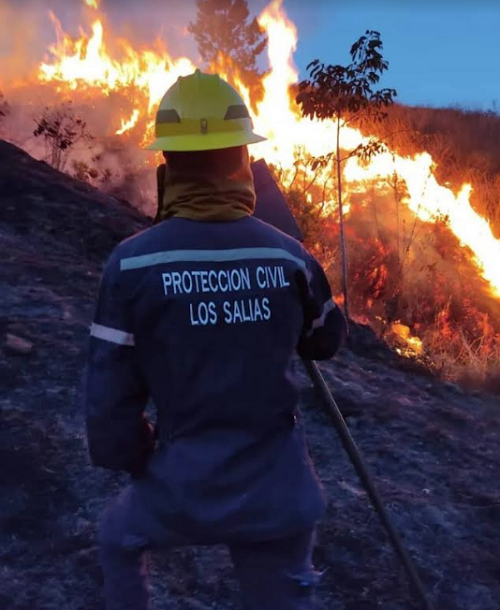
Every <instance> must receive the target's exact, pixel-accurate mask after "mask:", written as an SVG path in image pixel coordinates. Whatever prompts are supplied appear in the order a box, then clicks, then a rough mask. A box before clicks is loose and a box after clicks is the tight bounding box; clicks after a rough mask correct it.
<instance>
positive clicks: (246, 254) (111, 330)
mask: <svg viewBox="0 0 500 610" xmlns="http://www.w3.org/2000/svg"><path fill="white" fill-rule="evenodd" d="M262 140H264V138H262V137H260V136H258V135H256V134H255V133H254V132H253V128H252V123H251V119H250V116H249V113H248V109H247V108H246V106H245V104H244V102H243V100H242V98H241V97H240V95H239V94H238V92H237V91H236V90H235V89H233V87H231V86H230V85H229V84H228V83H226V82H225V81H224V80H222V79H221V78H220V77H219V76H216V75H209V74H204V73H201V72H200V71H196V72H195V73H194V74H192V75H190V76H186V77H183V78H179V79H178V80H177V82H176V83H175V84H174V85H173V86H172V87H171V88H170V89H169V90H168V91H167V92H166V94H165V96H164V98H163V100H162V101H161V104H160V108H159V110H158V114H157V119H156V140H155V141H154V142H153V144H151V146H150V147H149V148H150V149H152V150H160V151H164V155H165V158H166V161H167V167H168V172H167V178H166V188H165V191H164V199H163V205H162V208H161V210H160V220H161V222H159V223H158V224H156V225H155V226H153V227H152V228H150V229H147V230H146V231H143V232H142V233H139V234H138V235H135V236H134V237H132V238H130V239H127V240H125V241H124V242H122V243H121V244H119V245H118V247H117V248H116V249H115V250H114V251H113V253H112V254H111V257H110V258H109V260H108V262H107V264H106V266H105V269H104V272H103V275H102V279H101V283H100V289H99V297H98V304H97V311H96V314H95V319H94V322H93V324H92V327H91V341H90V354H89V364H88V374H87V391H86V421H87V436H88V444H89V451H90V456H91V460H92V462H93V464H94V465H96V466H101V467H104V468H108V469H111V470H118V471H126V472H128V473H130V474H131V475H132V478H131V483H130V485H129V486H128V487H127V488H126V489H125V490H124V491H122V493H121V494H120V495H119V497H118V498H117V499H116V500H115V501H114V502H113V503H112V504H111V505H110V506H109V508H108V509H107V510H106V511H105V513H104V515H103V517H102V520H101V525H100V531H99V542H100V549H101V551H100V552H101V564H102V568H103V573H104V594H105V598H106V608H107V610H127V609H130V610H145V609H146V607H147V597H148V595H147V582H146V581H147V578H146V569H145V551H147V550H148V549H154V548H159V549H168V548H172V547H175V546H179V545H191V544H197V545H198V544H201V545H213V544H219V543H224V544H226V545H227V546H228V547H229V550H230V554H231V557H232V561H233V563H234V567H235V572H236V576H237V578H238V580H239V583H240V590H241V595H242V597H243V602H244V606H245V608H247V609H248V610H299V609H300V610H307V609H309V608H311V607H312V593H313V589H314V585H315V583H316V582H317V580H318V573H317V572H316V571H315V569H314V568H313V565H312V560H311V554H312V548H313V540H314V529H315V525H316V523H317V521H318V520H319V519H320V518H321V516H322V515H323V512H324V508H325V500H324V497H323V491H322V487H321V484H320V482H319V481H318V478H317V476H316V474H315V471H314V467H313V464H312V462H311V459H310V457H309V454H308V450H307V446H306V440H305V434H304V428H303V424H302V420H301V415H300V412H299V409H298V397H299V392H298V388H297V385H296V382H295V380H294V376H293V374H292V362H293V359H294V355H295V354H296V353H297V352H298V354H299V356H301V357H303V358H307V359H316V360H318V359H328V358H331V357H332V356H333V355H334V354H335V353H336V351H337V350H338V348H339V346H340V345H341V343H342V340H343V337H344V335H345V332H346V325H345V321H344V318H343V316H342V314H341V313H340V311H339V309H338V307H337V306H336V305H335V303H334V301H333V300H332V295H331V292H330V288H329V285H328V282H327V280H326V278H325V275H324V273H323V270H322V269H321V267H320V265H319V264H318V262H317V261H316V260H315V259H314V258H313V257H312V256H311V255H310V254H309V253H308V252H307V251H306V250H305V249H304V248H303V247H302V245H301V244H300V243H299V242H297V241H295V240H294V239H292V238H291V237H288V236H287V235H285V234H284V233H282V232H280V231H278V230H277V229H275V228H273V227H271V226H269V225H267V224H265V223H263V222H262V221H260V220H257V219H256V218H253V217H252V212H253V210H254V205H255V192H254V187H253V180H252V174H251V169H250V163H249V155H248V150H247V145H248V144H253V143H257V142H260V141H262ZM149 402H151V404H152V405H153V406H154V407H153V409H154V413H155V418H156V426H155V431H156V433H154V432H153V426H152V424H151V423H150V421H149V420H148V419H147V417H146V415H145V410H146V407H147V406H148V403H149Z"/></svg>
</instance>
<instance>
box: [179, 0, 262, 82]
mask: <svg viewBox="0 0 500 610" xmlns="http://www.w3.org/2000/svg"><path fill="white" fill-rule="evenodd" d="M196 8H197V13H196V21H195V22H191V23H190V24H189V26H188V30H189V32H191V34H193V35H194V37H195V40H196V42H197V44H198V51H199V52H200V55H201V58H202V59H203V60H204V61H205V62H206V63H207V64H208V65H209V66H210V67H211V69H213V70H216V69H217V67H218V66H219V64H220V62H221V58H230V59H231V60H232V61H233V62H234V65H235V66H236V68H237V69H238V71H239V72H240V75H241V77H242V80H243V82H244V83H245V84H246V85H256V84H258V79H259V77H260V76H261V72H260V71H259V69H258V67H257V58H258V57H259V55H261V53H262V52H263V51H264V49H265V48H266V45H267V37H266V35H265V33H264V31H263V29H262V28H261V26H260V25H259V22H258V21H257V19H255V18H254V19H250V11H249V9H248V3H247V2H246V0H197V2H196Z"/></svg>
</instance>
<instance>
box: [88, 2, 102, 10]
mask: <svg viewBox="0 0 500 610" xmlns="http://www.w3.org/2000/svg"><path fill="white" fill-rule="evenodd" d="M85 4H86V5H87V6H90V8H95V9H96V10H97V9H98V8H99V4H98V2H97V0H85Z"/></svg>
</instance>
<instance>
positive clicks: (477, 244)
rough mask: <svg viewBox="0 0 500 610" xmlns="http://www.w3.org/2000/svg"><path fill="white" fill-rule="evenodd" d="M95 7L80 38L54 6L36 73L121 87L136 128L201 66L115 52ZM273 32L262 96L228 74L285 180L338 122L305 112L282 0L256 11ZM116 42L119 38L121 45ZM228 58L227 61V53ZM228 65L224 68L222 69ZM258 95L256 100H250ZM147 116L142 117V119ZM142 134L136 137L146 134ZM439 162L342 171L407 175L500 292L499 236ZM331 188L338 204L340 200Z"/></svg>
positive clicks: (71, 84)
mask: <svg viewBox="0 0 500 610" xmlns="http://www.w3.org/2000/svg"><path fill="white" fill-rule="evenodd" d="M84 1H85V4H86V5H87V6H88V7H90V8H92V9H93V11H92V22H91V33H90V34H85V33H84V32H83V31H81V32H80V36H79V37H78V38H76V39H75V38H72V37H71V36H68V35H67V34H66V33H65V32H64V31H63V29H62V26H61V23H60V21H59V20H58V18H57V17H56V16H55V15H54V14H53V13H51V19H52V22H53V24H54V26H55V29H56V33H57V42H56V44H54V45H53V46H52V47H50V49H49V51H50V57H49V59H47V61H45V62H44V63H42V64H41V65H40V67H39V72H38V78H39V80H40V81H42V82H45V83H52V84H53V85H54V86H55V87H56V88H57V89H58V90H60V91H63V92H64V91H76V90H77V89H78V90H81V89H82V88H84V89H85V88H87V89H88V90H91V89H92V90H98V91H99V95H105V96H106V95H108V96H109V95H110V94H111V92H113V91H121V92H123V93H124V95H125V96H126V97H127V98H128V99H129V100H130V102H131V108H132V109H133V110H132V111H131V112H130V111H128V113H127V115H126V116H122V117H119V121H120V126H119V127H118V124H117V125H116V127H115V128H114V129H115V132H116V134H118V135H122V134H125V133H126V132H127V133H131V132H133V130H134V127H136V126H137V128H138V126H139V125H141V129H144V125H150V126H152V124H153V123H152V121H153V119H154V111H155V109H156V106H157V104H158V102H159V101H160V99H161V97H162V96H163V94H164V92H165V91H166V89H167V88H168V87H169V86H170V85H172V84H173V83H174V82H175V81H176V79H177V78H178V77H179V76H185V75H187V74H190V73H191V72H193V70H194V69H195V66H194V65H193V63H192V62H191V60H189V59H188V58H187V57H180V58H177V59H174V58H172V57H171V56H170V55H169V53H168V51H167V49H166V48H165V47H164V46H163V45H162V44H161V43H160V42H158V43H157V45H156V47H155V48H148V49H141V50H135V49H134V47H133V46H132V45H131V44H130V43H129V42H128V41H126V40H120V41H118V42H119V58H117V57H114V56H112V54H111V53H110V50H109V46H108V45H107V44H106V37H105V28H104V26H103V22H104V21H105V19H104V16H103V15H101V14H100V12H99V4H98V1H97V0H84ZM258 21H259V23H260V25H261V26H262V27H263V28H264V29H265V31H266V33H267V36H268V40H269V43H268V59H269V71H268V72H267V74H266V75H265V76H264V78H263V80H262V87H263V91H264V94H263V97H262V99H260V100H258V101H256V100H254V99H253V96H252V91H250V90H249V89H248V88H247V87H245V86H244V85H243V83H242V82H241V80H240V78H239V76H238V73H237V71H235V70H232V69H231V62H230V60H229V59H227V61H226V65H227V67H228V69H227V73H226V74H224V76H226V77H227V78H228V79H229V80H230V81H232V82H233V84H234V85H236V86H237V87H238V88H239V90H240V92H241V93H242V95H243V97H244V99H245V101H246V102H247V104H248V105H249V107H250V108H251V113H252V118H253V121H254V125H255V128H256V131H258V132H259V133H262V134H263V135H265V136H267V138H268V141H267V142H266V143H263V144H259V145H258V146H259V148H258V149H255V154H256V155H259V156H260V155H262V156H264V157H265V159H266V160H267V161H269V162H272V163H274V164H276V165H279V166H280V167H282V168H283V170H284V173H283V180H284V181H285V183H286V182H287V181H288V182H289V181H291V180H292V176H293V173H294V164H295V163H296V161H297V159H298V158H300V157H301V155H303V154H304V155H308V156H321V155H325V154H328V153H329V152H331V151H332V149H333V146H334V143H335V131H336V123H335V122H334V121H316V120H311V119H306V118H303V117H302V116H301V113H300V109H299V108H298V106H297V105H296V103H295V101H294V99H293V94H292V93H291V91H290V90H291V87H292V86H293V85H294V84H295V83H297V81H298V72H297V69H296V67H295V65H294V62H293V54H294V51H295V48H296V46H297V40H298V37H297V29H296V27H295V25H294V24H293V23H292V22H291V21H290V20H289V19H288V17H287V15H286V13H285V11H284V9H283V6H282V0H273V1H272V2H271V4H269V6H267V7H266V8H265V9H264V11H263V12H262V13H261V15H260V16H259V18H258ZM114 46H116V41H115V45H114ZM222 64H224V61H222ZM222 73H224V69H222ZM252 102H253V103H252ZM141 119H143V120H142V121H141ZM143 135H144V134H142V135H141V136H140V137H139V138H138V139H139V140H142V137H143ZM366 141H368V137H367V136H366V135H363V134H362V133H361V132H360V131H358V130H356V129H352V128H349V127H346V126H343V127H342V129H341V147H343V148H345V149H354V148H355V147H356V146H358V145H359V144H361V143H363V142H366ZM434 169H435V163H434V161H433V159H432V158H431V156H430V155H429V154H428V153H419V154H416V155H414V156H413V157H403V156H400V155H398V154H396V153H395V152H394V151H388V152H384V153H381V154H379V155H377V156H376V157H374V158H373V159H372V160H371V161H370V162H369V163H363V164H362V163H360V162H359V161H358V160H357V159H356V158H354V157H353V158H351V159H349V161H348V162H347V163H346V165H345V167H344V178H345V179H346V181H347V183H348V184H349V185H350V187H351V188H352V189H356V185H357V184H358V185H362V184H363V183H365V182H366V181H367V180H371V181H373V180H379V181H381V182H382V181H383V179H385V178H387V177H389V176H391V175H394V173H396V174H397V175H398V177H399V178H400V179H401V180H402V181H404V183H405V184H406V189H407V197H406V198H405V199H404V200H403V202H404V203H405V204H406V205H407V206H408V208H409V209H410V210H411V211H412V212H413V214H415V215H416V216H417V217H418V218H419V219H420V220H421V221H423V222H434V221H435V220H436V218H438V217H442V216H445V217H447V219H448V223H449V227H450V229H451V230H452V231H453V233H454V234H455V235H456V237H457V238H458V240H459V241H460V243H461V244H462V245H463V246H467V247H468V248H470V250H471V251H472V253H473V260H474V262H475V264H476V265H477V267H478V270H479V271H480V273H481V274H482V276H483V277H484V278H485V279H486V280H487V281H488V282H489V284H490V286H491V291H492V293H493V294H494V295H495V296H497V297H500V264H499V261H500V241H499V240H497V239H496V238H495V237H494V235H493V233H492V231H491V228H490V226H489V223H488V222H487V220H485V219H484V218H483V217H481V216H480V215H479V214H478V213H477V212H476V211H475V210H474V209H473V207H472V206H471V204H470V195H471V192H472V186H471V185H469V184H464V185H463V186H462V188H461V189H460V191H459V192H458V193H457V194H455V193H454V192H453V191H452V190H451V189H449V188H447V187H446V186H443V185H441V184H439V183H438V181H437V179H436V177H435V175H434ZM333 199H334V198H333V195H332V202H331V204H332V205H335V202H334V200H333Z"/></svg>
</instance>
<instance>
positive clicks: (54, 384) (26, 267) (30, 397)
mask: <svg viewBox="0 0 500 610" xmlns="http://www.w3.org/2000/svg"><path fill="white" fill-rule="evenodd" d="M0 210H1V212H0V214H1V218H0V256H1V260H2V288H1V290H2V299H1V318H0V321H1V335H0V350H1V351H0V371H1V378H2V412H1V416H0V451H1V465H2V467H1V469H0V482H1V487H2V489H1V500H0V526H1V527H0V566H1V567H0V580H1V586H0V607H1V608H4V609H5V610H56V609H57V610H60V609H62V608H64V610H89V609H95V610H99V609H101V608H102V607H103V606H102V602H101V598H100V586H101V574H100V570H99V566H98V558H97V549H96V545H95V538H94V535H95V524H96V520H97V518H98V515H99V512H100V511H101V509H102V507H103V506H104V505H105V503H106V502H107V500H108V499H109V498H110V497H112V496H113V495H114V494H115V493H116V492H117V490H118V489H119V488H120V487H121V486H122V485H124V484H125V483H126V477H124V476H120V475H115V474H112V473H106V472H104V471H101V470H97V469H92V468H91V467H90V466H89V464H88V459H87V452H86V446H85V437H84V426H83V414H82V407H81V403H82V376H83V369H84V366H85V355H86V349H87V337H88V327H89V324H90V321H91V318H92V313H93V303H94V298H95V294H96V288H97V283H98V279H99V275H100V271H101V268H102V264H103V262H104V260H105V259H106V257H107V255H108V254H109V252H110V251H111V249H112V248H113V246H114V244H116V243H117V242H118V241H120V240H121V239H123V238H125V237H126V236H128V235H130V234H132V233H134V232H136V231H138V230H140V229H142V228H144V227H147V226H148V225H149V224H150V220H149V219H147V218H145V217H144V216H141V215H140V214H139V213H138V212H136V211H135V210H134V209H133V208H132V207H131V206H130V205H127V204H126V203H123V202H117V201H115V200H113V199H110V198H107V197H104V196H103V195H101V194H99V193H98V192H97V191H95V190H94V189H93V188H91V187H89V186H87V185H85V184H82V183H79V182H76V181H75V180H72V179H70V178H68V177H67V176H63V175H62V174H59V173H58V172H55V171H54V170H52V169H51V168H49V167H48V166H47V165H45V164H44V163H41V162H37V161H34V160H33V159H31V158H30V157H29V156H28V155H27V154H25V153H23V152H22V151H20V150H19V149H16V148H15V147H13V146H11V145H9V144H6V143H4V142H0ZM403 364H406V366H402V365H403ZM407 364H408V363H403V362H401V361H399V360H398V358H397V357H395V356H394V355H393V354H391V353H389V352H388V350H386V349H385V348H384V347H383V346H380V345H378V344H377V343H376V341H375V340H374V339H373V338H371V337H370V333H369V331H367V330H366V329H360V328H358V329H356V340H355V345H354V349H353V351H347V350H346V351H344V352H343V353H342V354H341V355H340V356H339V357H338V358H337V359H336V360H335V361H334V362H332V363H328V364H324V365H321V369H322V371H323V373H324V375H325V377H326V379H327V381H328V384H329V386H330V387H331V389H332V391H333V392H334V394H335V396H336V397H337V398H338V401H339V404H340V406H341V408H342V409H343V411H344V413H345V414H346V415H347V417H348V423H349V427H350V429H351V431H352V434H353V435H354V437H355V440H356V441H357V443H358V444H359V447H360V448H361V450H362V452H363V453H364V455H365V457H366V461H367V463H368V465H369V467H370V470H371V472H372V473H373V475H374V479H375V481H376V484H377V486H378V488H379V490H380V492H381V493H382V495H383V497H384V499H385V502H386V504H387V507H388V509H389V511H390V514H391V517H392V519H393V522H394V523H395V525H396V526H397V528H398V530H399V532H400V533H401V534H402V536H403V538H404V541H405V544H406V545H407V548H408V549H409V551H410V553H411V555H412V556H413V557H414V559H415V561H416V563H417V564H418V566H419V569H420V572H421V575H422V578H423V580H424V582H425V585H426V587H427V588H428V590H429V592H430V597H431V599H432V600H433V601H434V602H435V604H436V608H438V609H439V610H498V608H500V558H499V554H498V549H499V547H500V485H499V483H500V450H499V449H500V447H499V440H500V404H499V403H500V400H499V399H498V397H494V396H488V395H486V394H480V393H475V394H465V393H464V392H462V391H461V390H460V389H458V388H457V387H455V386H453V385H449V384H448V385H446V384H444V385H443V384H441V383H439V382H437V381H436V380H433V379H432V378H430V377H426V376H422V375H419V374H417V373H416V372H412V370H411V367H408V365H407ZM296 366H297V376H298V378H299V379H300V381H301V384H302V387H303V409H304V412H305V414H306V420H307V423H308V429H309V439H310V446H311V452H312V455H313V457H314V460H315V462H316V465H317V468H318V471H319V473H320V476H321V478H322V480H323V482H324V484H325V487H326V489H327V493H328V496H329V501H330V502H329V508H328V516H327V518H326V519H325V521H324V522H323V524H322V525H321V528H320V531H319V538H318V547H317V550H316V563H317V566H318V568H320V569H323V570H326V572H325V575H324V578H323V581H322V583H321V586H320V588H319V591H318V604H317V607H318V610H327V609H328V610H373V609H375V608H384V610H403V609H409V608H415V609H417V608H418V607H419V606H418V604H417V603H416V602H415V601H412V599H413V598H412V595H411V591H410V590H409V588H408V585H407V581H406V578H405V575H404V572H403V570H402V568H401V567H400V565H399V562H398V560H397V559H396V558H395V556H394V554H393V551H392V549H391V546H390V545H389V543H388V541H387V537H386V535H385V533H384V531H383V530H382V528H381V526H380V524H379V522H378V519H377V516H376V514H375V512H374V510H373V509H372V508H371V507H370V505H369V502H368V500H367V497H366V494H365V492H364V491H363V489H362V488H361V486H360V484H359V482H358V480H357V478H356V475H355V474H354V471H353V468H352V466H351V465H350V463H349V462H348V460H347V459H346V457H345V454H344V452H343V450H342V448H341V446H340V443H339V440H338V438H337V436H336V433H335V432H334V430H333V428H332V426H331V424H330V421H329V419H328V416H327V415H326V414H325V413H324V412H323V411H322V410H321V409H320V407H319V405H318V402H317V399H316V397H315V395H314V393H313V391H312V389H311V387H310V384H309V382H308V379H307V377H306V375H305V373H304V372H303V370H302V369H301V365H300V363H299V362H297V365H296ZM151 573H152V589H153V596H152V608H153V610H161V609H165V610H166V609H167V608H169V609H170V610H209V609H211V610H214V609H216V610H229V609H237V608H240V605H239V599H238V591H237V585H236V583H235V581H234V580H233V576H232V571H231V566H230V563H229V559H228V556H227V553H226V551H225V549H224V548H223V547H216V548H214V549H202V548H186V549H178V550H175V551H172V552H169V553H168V554H164V555H156V556H153V557H151Z"/></svg>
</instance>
